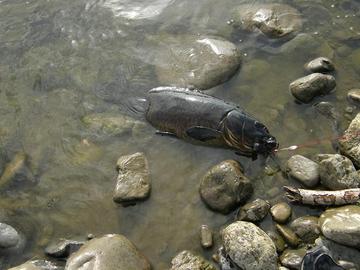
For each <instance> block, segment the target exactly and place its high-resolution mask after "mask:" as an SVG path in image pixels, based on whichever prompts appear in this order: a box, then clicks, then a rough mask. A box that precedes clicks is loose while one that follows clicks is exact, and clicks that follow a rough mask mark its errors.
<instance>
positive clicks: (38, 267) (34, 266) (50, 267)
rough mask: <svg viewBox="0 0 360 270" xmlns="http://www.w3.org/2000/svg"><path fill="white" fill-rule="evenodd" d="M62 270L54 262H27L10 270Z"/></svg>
mask: <svg viewBox="0 0 360 270" xmlns="http://www.w3.org/2000/svg"><path fill="white" fill-rule="evenodd" d="M60 269H61V268H60V267H59V266H57V265H55V264H53V263H52V262H49V261H45V260H33V261H28V262H25V263H23V264H21V265H19V266H16V267H13V268H10V269H9V270H60Z"/></svg>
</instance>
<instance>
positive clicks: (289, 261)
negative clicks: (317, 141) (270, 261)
mask: <svg viewBox="0 0 360 270" xmlns="http://www.w3.org/2000/svg"><path fill="white" fill-rule="evenodd" d="M305 254H306V249H305V248H301V249H286V250H285V251H284V252H283V254H281V256H280V262H281V264H282V265H283V266H286V267H289V268H290V269H297V270H300V269H301V263H302V260H303V258H304V256H305Z"/></svg>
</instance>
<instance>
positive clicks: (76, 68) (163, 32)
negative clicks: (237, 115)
mask: <svg viewBox="0 0 360 270" xmlns="http://www.w3.org/2000/svg"><path fill="white" fill-rule="evenodd" d="M263 2H266V3H272V2H275V1H245V0H243V1H238V0H227V1H217V0H210V1H209V0H207V1H205V0H199V1H196V2H194V1H190V0H152V1H145V0H143V1H140V0H138V1H132V0H91V1H85V0H75V1H74V0H71V1H70V0H65V1H64V0H61V1H60V0H53V1H46V0H28V1H22V0H2V1H0V112H1V117H0V154H1V155H0V169H1V172H3V170H4V169H5V167H6V165H7V164H9V163H10V162H11V161H12V160H14V159H16V157H17V155H19V154H18V153H23V154H24V155H26V162H25V163H24V164H23V166H25V167H24V171H26V173H23V174H21V177H20V178H18V179H14V180H12V181H9V182H8V183H7V184H6V185H4V186H2V187H1V190H0V192H1V194H0V195H1V196H0V206H1V207H0V209H1V210H0V218H1V220H0V221H5V222H8V223H9V224H11V225H13V226H14V227H15V228H17V229H18V230H19V231H21V233H22V234H23V235H24V237H25V238H26V244H25V246H24V249H23V250H22V251H21V255H14V256H10V257H7V258H4V259H2V260H1V261H0V264H2V268H7V267H8V266H10V265H16V264H18V263H21V262H23V261H25V260H26V259H29V258H33V257H39V258H41V257H43V256H44V254H43V248H44V247H45V246H46V244H47V243H49V242H50V241H51V240H53V239H57V238H64V237H68V238H71V237H78V236H79V237H85V236H86V235H87V234H88V233H93V234H95V235H102V234H105V233H122V234H124V235H126V236H127V237H128V238H129V239H131V240H132V241H134V242H135V244H136V245H137V246H138V247H139V249H140V250H142V251H143V253H144V254H145V255H146V256H147V257H148V258H149V259H150V261H151V262H152V264H153V267H154V269H156V270H157V269H168V266H169V262H170V260H171V258H172V257H173V256H174V255H175V254H176V253H177V252H179V251H181V250H182V249H191V250H194V251H195V252H196V251H197V252H202V253H203V251H202V250H201V247H200V242H199V240H198V229H199V226H200V225H201V224H208V225H209V226H210V227H211V228H213V229H214V230H217V229H219V228H220V227H221V226H223V225H224V224H226V222H228V221H230V220H232V218H233V217H232V215H229V216H223V215H220V214H216V213H213V212H211V211H210V210H208V209H206V207H205V206H204V204H203V203H202V202H201V201H200V197H199V194H198V184H199V180H200V179H201V177H202V176H203V175H204V174H205V173H206V171H207V170H208V169H209V168H210V167H212V166H213V165H214V164H216V163H218V162H221V161H223V160H224V159H228V158H234V159H238V160H239V161H240V162H242V164H243V165H244V167H245V169H246V174H247V175H248V176H249V178H251V179H252V180H253V182H254V186H255V192H254V198H257V197H260V198H264V199H269V200H271V201H272V202H275V201H277V200H279V199H280V198H281V197H279V196H281V190H280V187H281V186H282V185H284V184H289V183H288V180H287V179H285V178H284V177H283V176H282V175H281V173H277V174H275V175H272V176H269V175H266V174H265V173H264V171H263V162H262V161H261V160H258V161H255V162H253V161H251V160H249V159H246V158H243V157H239V156H236V155H234V153H232V152H231V151H228V150H223V149H214V148H207V147H201V146H193V145H189V144H187V143H184V142H183V141H180V140H177V139H175V138H171V137H161V136H160V137H159V136H156V135H155V134H154V130H153V128H152V127H151V126H150V125H148V124H147V123H144V124H143V125H139V126H138V125H135V124H129V122H127V124H126V125H125V126H124V127H123V128H127V129H128V130H124V131H122V130H119V128H120V129H121V127H115V129H114V130H112V129H111V127H112V124H111V125H110V127H109V126H106V129H105V132H104V129H96V127H95V128H89V125H88V123H86V121H84V119H87V118H86V117H88V116H89V115H111V116H116V115H119V119H115V120H114V119H112V120H111V121H115V123H122V122H121V121H123V120H121V119H125V118H124V117H126V119H133V121H143V117H142V116H141V111H142V108H141V107H142V106H143V105H142V102H143V101H141V100H142V98H143V97H144V96H145V93H146V91H147V90H149V89H151V88H153V87H156V86H159V82H158V80H157V76H156V70H157V65H158V63H159V61H162V62H163V61H166V59H164V58H165V57H162V58H157V56H158V55H159V54H160V55H161V50H162V48H164V46H166V44H167V43H166V40H169V38H170V39H171V40H176V39H180V41H179V43H180V44H181V37H184V36H185V35H210V36H220V37H222V38H226V39H228V40H230V41H232V42H233V43H235V44H236V46H237V47H238V48H239V50H240V51H241V52H242V56H243V63H242V68H241V70H240V72H238V73H237V74H236V75H235V76H234V77H233V79H232V80H230V81H229V82H227V83H225V84H223V85H220V86H217V87H215V88H213V89H211V90H209V93H211V94H213V95H216V96H218V97H220V98H224V99H226V100H232V101H233V102H236V103H238V104H240V105H241V106H242V107H243V108H244V109H245V110H246V111H248V112H249V113H251V114H253V115H254V116H256V117H257V118H258V119H260V120H261V122H264V123H265V124H266V125H267V126H268V127H269V129H270V130H271V133H272V134H274V135H275V136H276V137H277V138H278V140H279V142H280V144H281V146H289V145H294V144H302V143H304V142H309V141H316V140H317V139H322V138H331V137H332V136H333V135H334V129H333V127H334V125H333V123H332V121H331V120H330V119H328V118H326V117H324V116H322V115H321V114H319V113H318V111H317V110H316V108H314V107H312V104H309V105H299V104H297V103H295V102H294V100H293V97H292V96H291V95H290V94H289V91H288V85H289V83H290V82H291V81H293V80H294V79H297V78H299V77H301V76H303V75H304V70H303V65H304V64H305V63H306V62H307V61H308V60H310V59H311V58H313V57H317V56H326V57H331V58H332V59H333V60H334V62H335V65H336V69H337V74H336V79H337V90H336V92H335V93H332V94H331V95H328V96H325V97H322V98H318V99H317V100H315V101H314V103H315V102H318V101H329V102H332V103H333V105H334V108H335V109H336V110H337V112H338V114H339V122H340V129H343V128H344V127H345V126H346V125H347V124H348V120H347V119H348V118H351V117H352V116H351V115H350V116H346V115H345V108H346V107H347V106H349V103H348V101H347V100H346V94H347V91H348V90H349V89H351V88H358V87H359V84H360V81H359V73H360V70H359V65H360V51H359V50H360V49H359V45H360V33H359V32H360V28H359V26H360V21H359V15H360V3H359V2H358V1H357V0H339V1H326V0H323V1H306V0H296V1H281V2H286V3H289V4H290V5H291V6H292V7H294V8H296V9H297V10H299V12H300V13H301V14H302V18H303V26H302V29H301V31H300V33H299V34H298V35H297V36H296V37H294V38H293V39H291V40H289V39H280V40H270V39H268V38H266V37H264V36H263V35H260V34H259V33H258V32H256V33H253V32H249V31H243V30H241V29H237V28H236V27H233V25H231V19H233V18H234V14H233V13H232V12H233V11H234V10H236V7H238V6H239V5H240V4H249V3H250V4H258V3H263ZM276 2H279V1H276ZM234 29H237V30H234ZM352 106H354V105H352ZM356 111H357V109H356V108H355V110H354V113H353V114H352V115H355V113H356ZM108 121H109V120H108ZM129 121H130V120H129ZM135 123H136V122H135ZM133 126H134V127H133ZM135 126H136V128H135ZM137 126H138V127H137ZM138 151H143V152H145V154H146V156H147V157H148V160H149V163H150V171H151V177H152V183H153V187H152V194H151V197H150V199H149V200H147V201H146V202H143V203H140V204H138V205H136V206H133V207H128V208H122V207H120V206H118V205H116V204H114V203H113V201H112V191H113V189H114V186H115V182H114V181H115V180H114V177H115V169H114V167H115V164H116V160H117V158H118V157H119V156H121V155H127V154H131V153H134V152H138ZM325 152H334V150H333V147H332V144H331V142H330V141H324V143H323V144H320V145H314V146H313V147H311V148H303V149H301V150H299V151H298V152H297V153H299V154H305V155H308V156H310V157H311V156H312V155H315V154H317V153H325ZM289 155H290V153H286V152H283V153H281V154H279V158H280V160H281V161H283V162H284V161H286V159H287V158H288V157H289ZM15 178H16V177H15ZM20 180H21V181H20ZM304 213H316V210H313V209H307V208H296V209H295V215H296V216H300V215H303V214H304ZM261 226H262V227H263V228H265V229H268V228H270V227H271V226H272V225H271V222H270V221H269V220H266V221H265V222H264V223H262V224H261ZM206 254H207V255H208V256H210V255H211V252H207V253H206Z"/></svg>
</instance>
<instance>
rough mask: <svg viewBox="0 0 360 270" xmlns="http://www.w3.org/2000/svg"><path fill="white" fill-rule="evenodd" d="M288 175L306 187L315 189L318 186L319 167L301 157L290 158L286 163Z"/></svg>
mask: <svg viewBox="0 0 360 270" xmlns="http://www.w3.org/2000/svg"><path fill="white" fill-rule="evenodd" d="M286 171H287V173H288V175H289V176H290V177H292V178H294V179H296V180H298V181H299V182H301V183H302V184H303V185H305V186H306V187H315V186H317V185H318V183H319V180H320V177H319V165H318V164H317V163H316V162H314V161H312V160H311V159H308V158H306V157H304V156H301V155H295V156H292V157H291V158H290V159H289V160H288V162H287V169H286Z"/></svg>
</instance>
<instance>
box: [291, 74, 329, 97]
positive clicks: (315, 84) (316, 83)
mask: <svg viewBox="0 0 360 270" xmlns="http://www.w3.org/2000/svg"><path fill="white" fill-rule="evenodd" d="M335 86H336V81H335V78H334V77H333V76H331V75H326V74H322V73H313V74H310V75H308V76H305V77H302V78H300V79H297V80H296V81H293V82H292V83H291V84H290V86H289V89H290V91H291V93H292V95H293V96H294V97H295V98H296V99H298V100H299V101H301V102H303V103H308V102H310V101H311V100H312V99H313V98H314V97H316V96H320V95H326V94H329V93H330V92H331V91H332V90H333V89H334V88H335Z"/></svg>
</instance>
